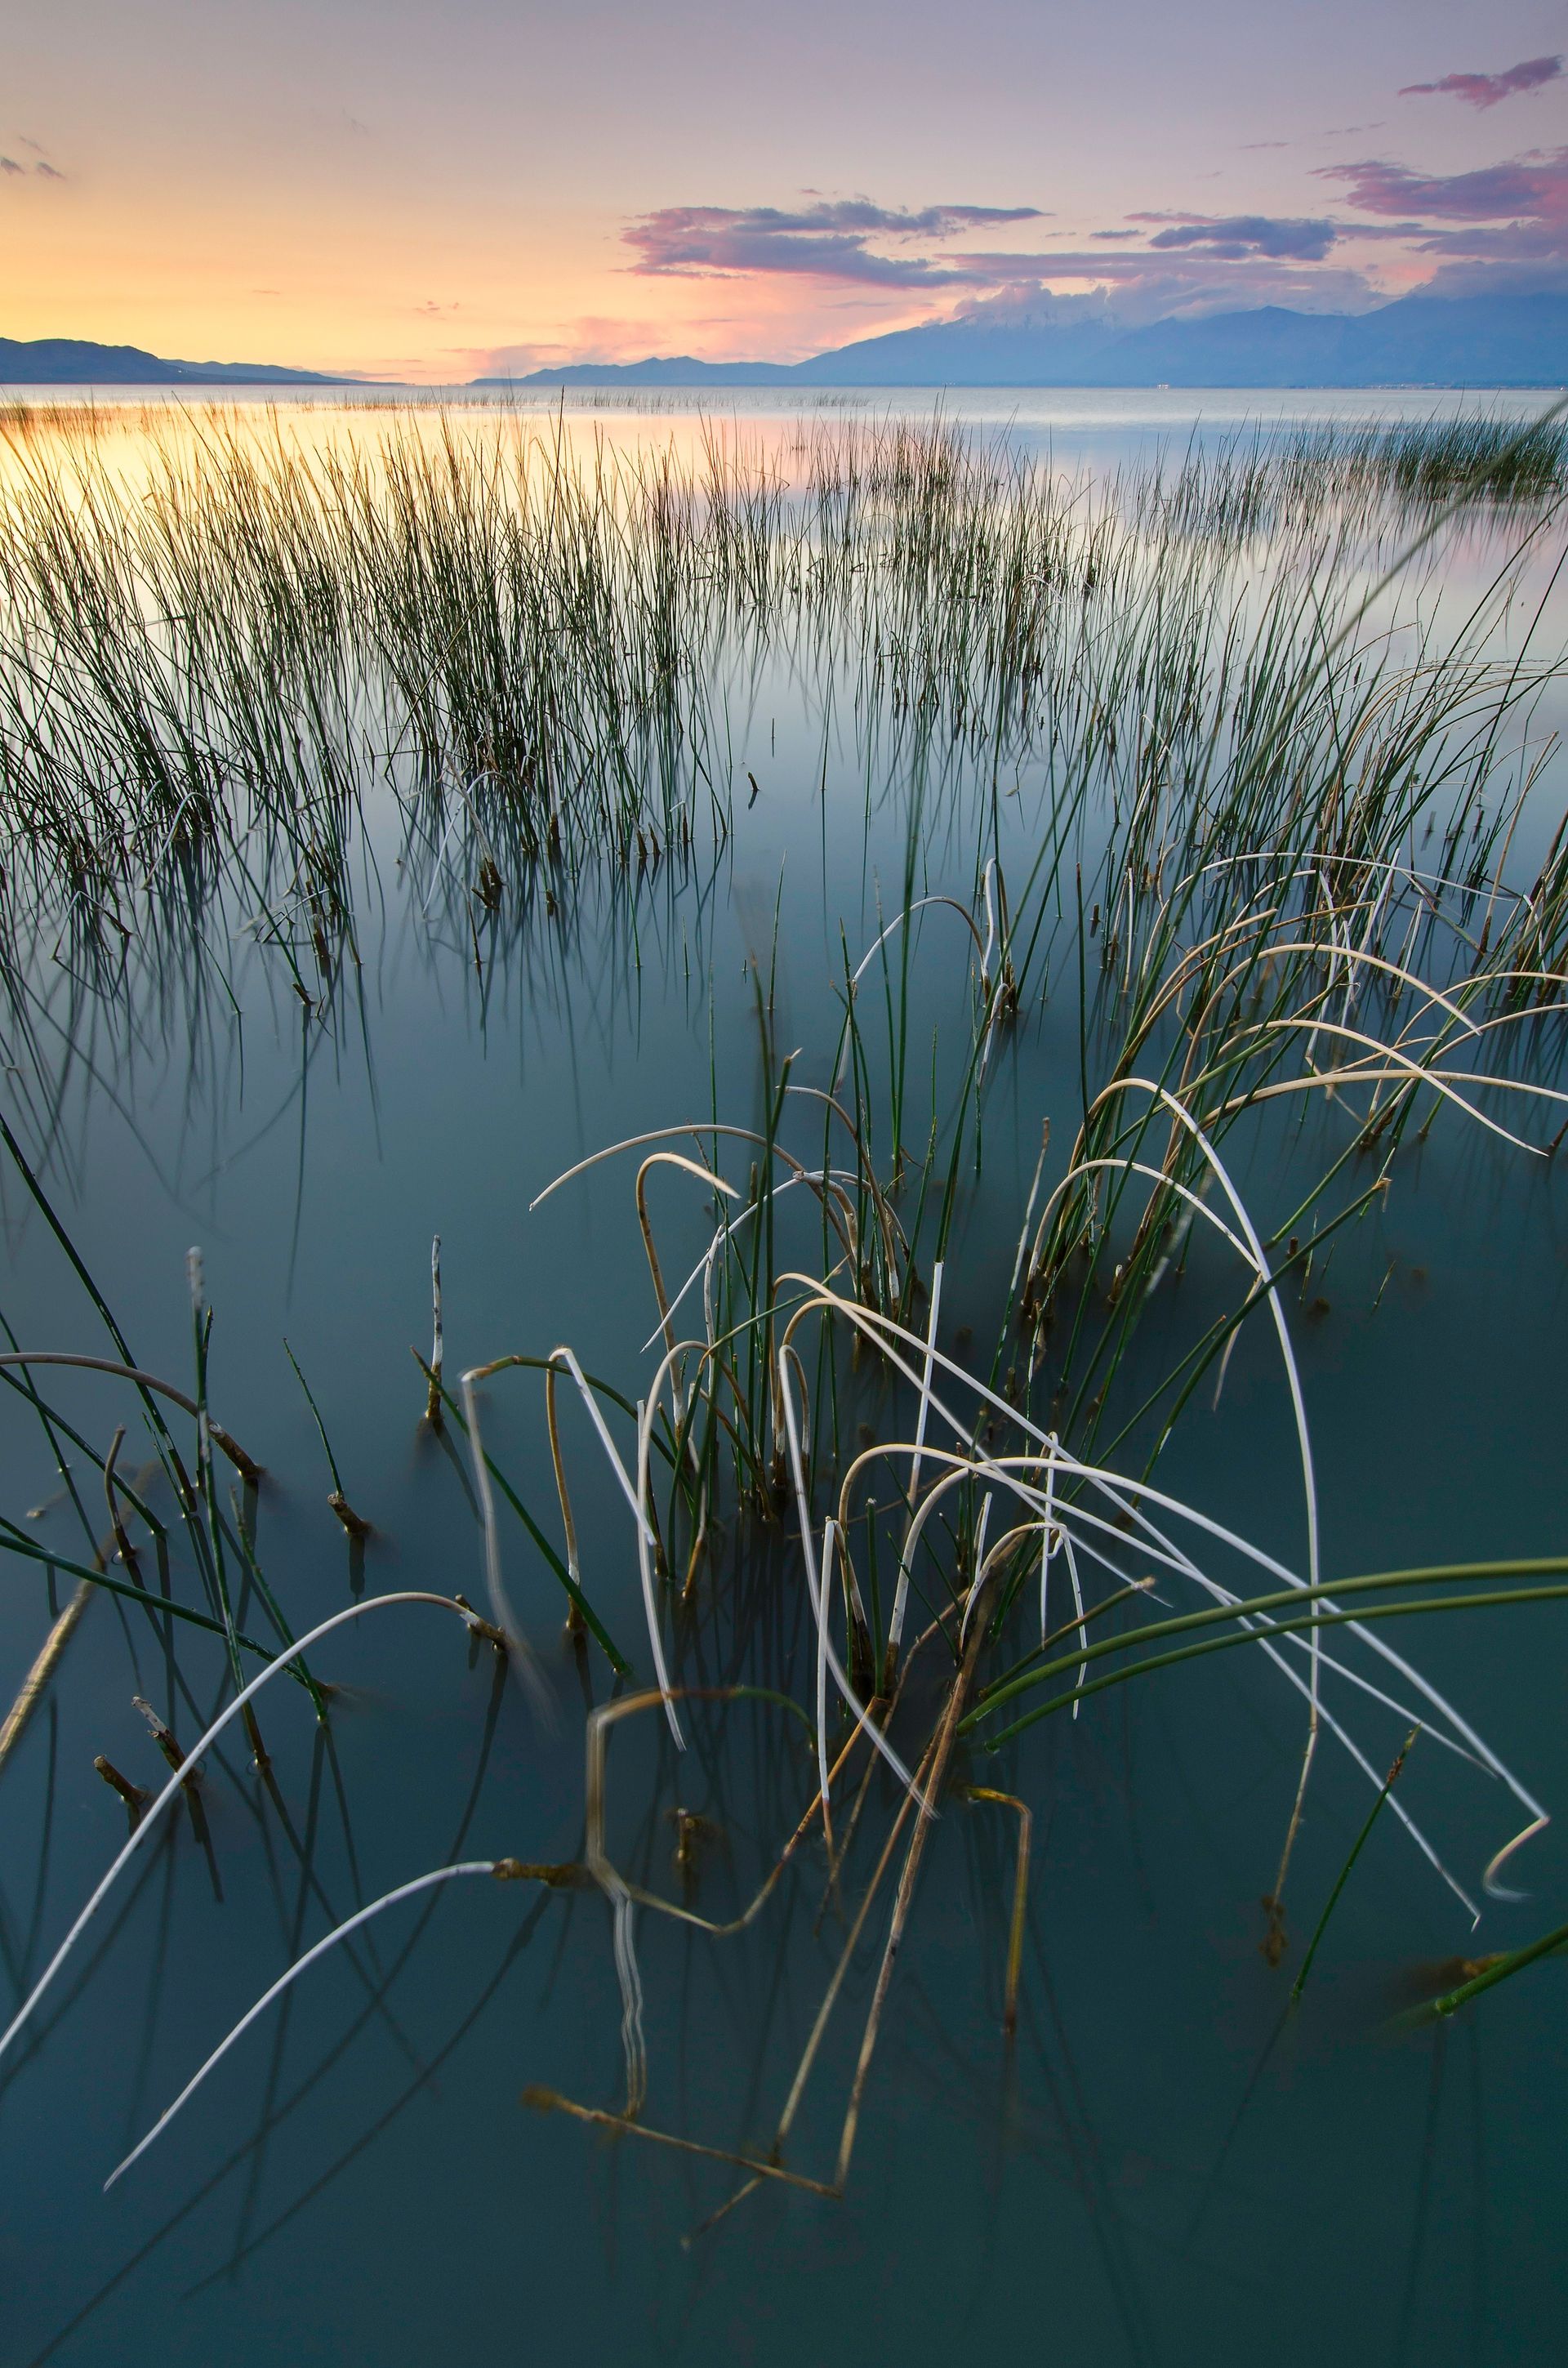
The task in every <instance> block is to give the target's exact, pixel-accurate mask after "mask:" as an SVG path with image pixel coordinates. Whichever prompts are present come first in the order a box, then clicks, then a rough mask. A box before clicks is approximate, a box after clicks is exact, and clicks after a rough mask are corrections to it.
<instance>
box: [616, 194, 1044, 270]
mask: <svg viewBox="0 0 1568 2368" xmlns="http://www.w3.org/2000/svg"><path fill="white" fill-rule="evenodd" d="M1040 218H1041V217H1040V209H1039V207H1038V206H950V205H943V206H923V207H921V208H919V209H918V210H917V211H909V210H907V209H905V208H903V207H892V206H877V205H873V204H872V203H871V202H870V200H869V199H865V198H850V199H834V200H824V201H823V202H822V203H820V204H817V205H812V206H805V207H801V209H799V210H798V211H794V212H787V211H783V210H781V209H780V208H778V207H777V206H662V207H660V208H659V210H658V211H656V212H654V213H651V214H643V215H642V216H640V217H639V219H638V220H637V221H636V222H631V223H630V224H629V225H628V226H627V228H626V229H625V230H624V231H623V232H622V233H621V236H622V238H623V239H624V240H625V242H626V244H627V245H628V246H630V247H631V249H632V251H633V253H634V254H635V256H636V257H637V260H636V261H635V263H633V265H632V266H631V268H632V270H633V271H636V272H641V273H642V274H644V275H647V276H650V277H657V278H672V277H674V278H683V279H708V278H711V277H714V276H716V275H719V274H728V273H733V272H745V273H752V272H775V271H781V272H799V273H807V274H810V275H811V276H812V277H814V278H816V279H839V280H850V281H856V282H859V283H861V284H867V283H869V284H870V285H872V286H874V287H880V288H941V287H954V286H960V285H963V284H965V283H966V282H969V281H971V280H972V279H973V278H974V273H973V271H972V269H971V268H970V265H969V263H968V261H967V260H964V261H953V262H948V261H943V262H940V263H937V262H934V261H933V260H932V259H931V257H930V256H922V255H883V254H880V253H878V252H877V250H876V249H875V248H874V247H873V246H872V245H871V244H870V242H871V241H872V239H874V238H875V239H881V240H883V241H887V240H892V241H895V242H903V241H906V240H909V239H928V240H932V241H934V242H936V243H937V244H940V243H941V242H943V241H945V240H947V239H951V238H956V237H958V236H959V235H960V233H962V232H964V231H972V230H980V229H985V228H990V227H992V226H993V225H994V224H996V223H1000V222H1038V221H1039V220H1040Z"/></svg>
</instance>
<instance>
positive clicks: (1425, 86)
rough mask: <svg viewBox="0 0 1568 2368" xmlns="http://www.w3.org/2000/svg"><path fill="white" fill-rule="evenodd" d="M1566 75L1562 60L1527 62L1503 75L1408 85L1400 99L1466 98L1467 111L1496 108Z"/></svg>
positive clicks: (1452, 77)
mask: <svg viewBox="0 0 1568 2368" xmlns="http://www.w3.org/2000/svg"><path fill="white" fill-rule="evenodd" d="M1561 73H1562V59H1561V58H1560V57H1556V58H1526V60H1525V61H1524V63H1523V64H1522V65H1517V66H1509V67H1508V68H1507V69H1506V72H1505V73H1503V74H1445V75H1444V76H1443V79H1442V80H1441V82H1407V83H1406V84H1405V85H1404V87H1403V90H1402V91H1401V92H1400V94H1399V95H1400V97H1401V98H1462V99H1463V101H1464V103H1465V105H1466V106H1467V107H1496V106H1497V105H1498V104H1499V102H1500V101H1501V100H1503V99H1505V98H1512V97H1515V96H1516V94H1517V93H1518V92H1519V91H1524V90H1540V87H1541V85H1542V84H1543V83H1549V82H1555V81H1556V80H1557V78H1558V76H1559V74H1561Z"/></svg>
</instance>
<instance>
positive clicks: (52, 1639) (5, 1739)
mask: <svg viewBox="0 0 1568 2368" xmlns="http://www.w3.org/2000/svg"><path fill="white" fill-rule="evenodd" d="M92 1591H93V1582H92V1580H91V1579H88V1578H84V1579H80V1580H78V1582H77V1586H76V1592H75V1594H74V1596H73V1597H72V1598H71V1600H70V1602H69V1603H68V1604H67V1605H66V1606H65V1609H64V1611H62V1613H61V1614H60V1617H59V1619H58V1620H56V1622H55V1623H54V1625H53V1627H52V1628H51V1630H50V1632H49V1634H48V1636H47V1637H46V1638H45V1639H44V1645H43V1650H42V1651H41V1652H40V1655H39V1656H38V1658H37V1660H36V1661H35V1662H34V1663H33V1665H32V1668H30V1669H29V1670H28V1674H27V1676H26V1677H25V1678H24V1679H23V1680H22V1690H21V1691H20V1693H19V1694H18V1695H17V1699H16V1701H15V1702H13V1703H12V1704H11V1707H10V1709H9V1710H8V1711H7V1712H6V1722H5V1725H3V1726H0V1768H4V1766H5V1765H6V1760H7V1759H9V1758H10V1756H11V1754H12V1752H13V1751H14V1750H15V1749H16V1748H17V1740H18V1738H19V1736H20V1735H21V1732H22V1729H23V1728H24V1727H25V1726H26V1725H27V1723H28V1719H29V1718H30V1717H31V1716H32V1714H33V1712H34V1711H35V1710H36V1708H37V1707H38V1704H39V1702H40V1698H41V1696H42V1694H43V1690H44V1688H45V1686H47V1685H48V1683H49V1680H50V1679H51V1676H52V1675H53V1673H54V1668H55V1664H56V1663H57V1662H58V1660H59V1659H60V1656H61V1655H62V1653H63V1652H64V1650H65V1647H66V1645H68V1644H69V1643H70V1642H71V1632H72V1630H73V1629H74V1627H75V1625H76V1622H77V1621H78V1620H80V1618H81V1617H82V1614H83V1612H84V1611H85V1610H86V1608H87V1599H88V1597H89V1596H90V1595H91V1593H92Z"/></svg>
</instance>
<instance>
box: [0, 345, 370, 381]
mask: <svg viewBox="0 0 1568 2368" xmlns="http://www.w3.org/2000/svg"><path fill="white" fill-rule="evenodd" d="M350 383H352V381H349V380H347V379H336V378H328V377H326V376H324V374H323V372H322V371H320V370H283V369H280V368H279V366H278V363H276V362H169V361H164V360H162V359H160V358H159V356H158V355H156V354H148V353H143V352H142V348H141V347H140V346H96V345H93V344H90V343H89V342H88V341H87V340H86V339H85V338H83V337H34V338H32V339H30V340H27V341H18V340H17V338H15V337H0V386H346V385H348V384H350Z"/></svg>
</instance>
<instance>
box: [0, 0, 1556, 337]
mask: <svg viewBox="0 0 1568 2368" xmlns="http://www.w3.org/2000/svg"><path fill="white" fill-rule="evenodd" d="M1503 286H1513V287H1518V288H1521V289H1535V288H1542V287H1561V288H1563V289H1568V0H1494V5H1492V6H1488V7H1486V8H1482V7H1479V6H1476V5H1475V0H1467V5H1463V6H1461V5H1458V0H1184V5H1182V6H1172V5H1171V0H961V5H954V0H946V5H943V6H937V5H934V4H933V0H665V5H664V6H655V5H653V4H652V0H570V5H569V6H561V5H553V6H541V5H539V0H441V5H439V6H437V5H434V0H418V5H415V0H13V12H12V16H11V29H10V31H9V32H8V34H7V37H6V75H5V80H4V84H3V85H0V336H12V337H43V336H78V337H91V338H95V339H98V340H101V341H103V342H106V343H110V344H133V345H139V346H142V347H148V348H149V349H151V350H152V351H153V352H156V353H159V354H162V355H165V356H171V357H175V358H177V359H186V360H209V359H213V360H221V361H272V362H286V363H290V364H293V365H295V366H297V367H301V368H306V369H314V370H346V371H352V372H363V373H366V374H368V375H371V376H379V377H386V378H398V379H412V380H415V381H426V382H433V383H435V382H444V381H460V380H463V379H467V378H470V377H474V376H479V375H483V374H485V373H486V372H510V371H518V370H528V369H530V368H534V367H536V366H539V365H541V364H552V363H557V362H562V361H571V360H597V361H614V360H631V359H637V358H639V357H641V356H642V355H645V354H650V353H659V354H695V355H699V356H702V357H704V358H706V359H775V360H781V361H789V360H795V359H800V358H801V357H802V356H804V355H807V354H812V353H815V352H818V351H820V350H822V349H823V348H824V347H833V346H838V345H843V344H845V343H846V342H848V341H849V340H850V339H852V338H855V337H860V336H874V335H877V334H878V333H880V332H881V331H883V330H888V329H895V328H905V327H909V326H913V325H914V324H917V323H920V322H924V321H930V320H939V319H946V318H949V317H952V316H953V315H955V314H959V313H975V312H978V313H981V314H982V315H983V317H986V318H990V319H993V320H997V321H1006V320H1012V319H1028V320H1031V321H1038V320H1044V319H1048V318H1071V317H1073V315H1074V313H1079V312H1082V311H1084V310H1085V309H1087V310H1090V311H1094V312H1101V311H1108V312H1109V313H1111V315H1112V317H1114V318H1117V319H1124V320H1127V321H1129V322H1135V321H1139V320H1147V319H1153V318H1160V317H1164V316H1166V315H1168V314H1171V313H1190V312H1199V311H1212V310H1216V309H1221V310H1226V309H1232V308H1234V307H1236V306H1243V305H1251V304H1259V303H1285V304H1290V305H1294V306H1297V307H1300V308H1301V309H1305V310H1315V311H1323V310H1330V311H1339V310H1346V311H1357V310H1364V309H1366V308H1367V307H1368V306H1369V305H1371V304H1374V303H1378V302H1386V301H1387V300H1388V299H1389V298H1391V297H1394V296H1399V295H1403V294H1406V293H1408V292H1410V291H1411V290H1415V289H1417V288H1421V287H1428V288H1430V289H1431V290H1433V292H1435V293H1439V294H1443V293H1449V294H1470V293H1474V292H1476V291H1477V290H1482V289H1485V288H1494V287H1503Z"/></svg>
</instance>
